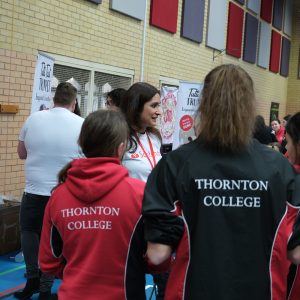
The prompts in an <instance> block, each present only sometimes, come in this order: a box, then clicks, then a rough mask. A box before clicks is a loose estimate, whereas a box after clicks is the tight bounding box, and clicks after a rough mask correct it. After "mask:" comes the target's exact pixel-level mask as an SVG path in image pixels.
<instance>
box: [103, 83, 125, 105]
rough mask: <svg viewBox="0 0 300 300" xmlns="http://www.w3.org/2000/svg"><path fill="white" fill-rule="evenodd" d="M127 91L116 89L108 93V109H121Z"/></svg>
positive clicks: (106, 103)
mask: <svg viewBox="0 0 300 300" xmlns="http://www.w3.org/2000/svg"><path fill="white" fill-rule="evenodd" d="M125 92H126V90H125V89H122V88H118V89H114V90H112V91H110V92H109V93H107V95H106V102H105V105H106V107H107V108H116V107H120V104H121V101H122V98H123V97H124V94H125Z"/></svg>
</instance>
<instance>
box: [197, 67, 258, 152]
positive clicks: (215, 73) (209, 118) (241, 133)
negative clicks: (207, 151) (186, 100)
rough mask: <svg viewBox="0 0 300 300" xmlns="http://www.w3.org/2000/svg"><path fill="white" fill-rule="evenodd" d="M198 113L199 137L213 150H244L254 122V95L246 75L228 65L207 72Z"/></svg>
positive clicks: (250, 81) (250, 80) (248, 77)
mask: <svg viewBox="0 0 300 300" xmlns="http://www.w3.org/2000/svg"><path fill="white" fill-rule="evenodd" d="M198 113H200V123H199V125H198V128H197V129H198V130H199V131H198V132H199V133H200V137H201V138H202V139H203V140H204V141H205V142H206V143H207V144H208V145H210V146H211V147H212V148H213V149H215V150H218V151H230V152H239V151H241V150H243V149H245V147H246V146H247V145H248V144H249V143H250V141H251V138H252V131H253V126H254V119H255V94H254V88H253V81H252V79H251V77H250V76H249V74H248V73H247V72H246V71H245V70H244V69H242V68H241V67H239V66H236V65H232V64H227V65H221V66H218V67H216V68H215V69H213V70H212V71H210V72H209V73H208V75H207V76H206V77H205V80H204V86H203V90H202V99H201V104H200V106H199V111H198Z"/></svg>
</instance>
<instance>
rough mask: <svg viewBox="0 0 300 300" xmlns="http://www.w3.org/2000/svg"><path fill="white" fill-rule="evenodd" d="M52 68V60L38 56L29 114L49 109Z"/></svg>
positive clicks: (42, 55)
mask: <svg viewBox="0 0 300 300" xmlns="http://www.w3.org/2000/svg"><path fill="white" fill-rule="evenodd" d="M53 66H54V59H53V58H51V57H49V56H47V55H45V54H43V53H39V54H38V58H37V63H36V67H35V75H34V82H33V90H32V104H31V113H34V112H36V111H39V110H44V109H49V108H50V106H51V103H52V95H51V80H52V77H53Z"/></svg>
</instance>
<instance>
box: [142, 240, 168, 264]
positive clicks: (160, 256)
mask: <svg viewBox="0 0 300 300" xmlns="http://www.w3.org/2000/svg"><path fill="white" fill-rule="evenodd" d="M171 253H172V248H171V247H170V246H168V245H163V244H157V243H151V242H148V243H147V252H146V256H147V257H148V260H149V262H150V263H151V264H153V265H155V266H157V265H159V264H161V263H163V262H165V261H166V260H167V259H168V258H170V256H171Z"/></svg>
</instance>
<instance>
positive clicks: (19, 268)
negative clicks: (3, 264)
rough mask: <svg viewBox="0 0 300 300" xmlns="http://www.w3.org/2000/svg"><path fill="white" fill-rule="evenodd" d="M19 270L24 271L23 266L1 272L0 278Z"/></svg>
mask: <svg viewBox="0 0 300 300" xmlns="http://www.w3.org/2000/svg"><path fill="white" fill-rule="evenodd" d="M21 269H25V265H23V266H19V267H15V268H13V269H9V270H6V271H3V272H0V276H2V275H5V274H8V273H12V272H14V271H17V270H21Z"/></svg>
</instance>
